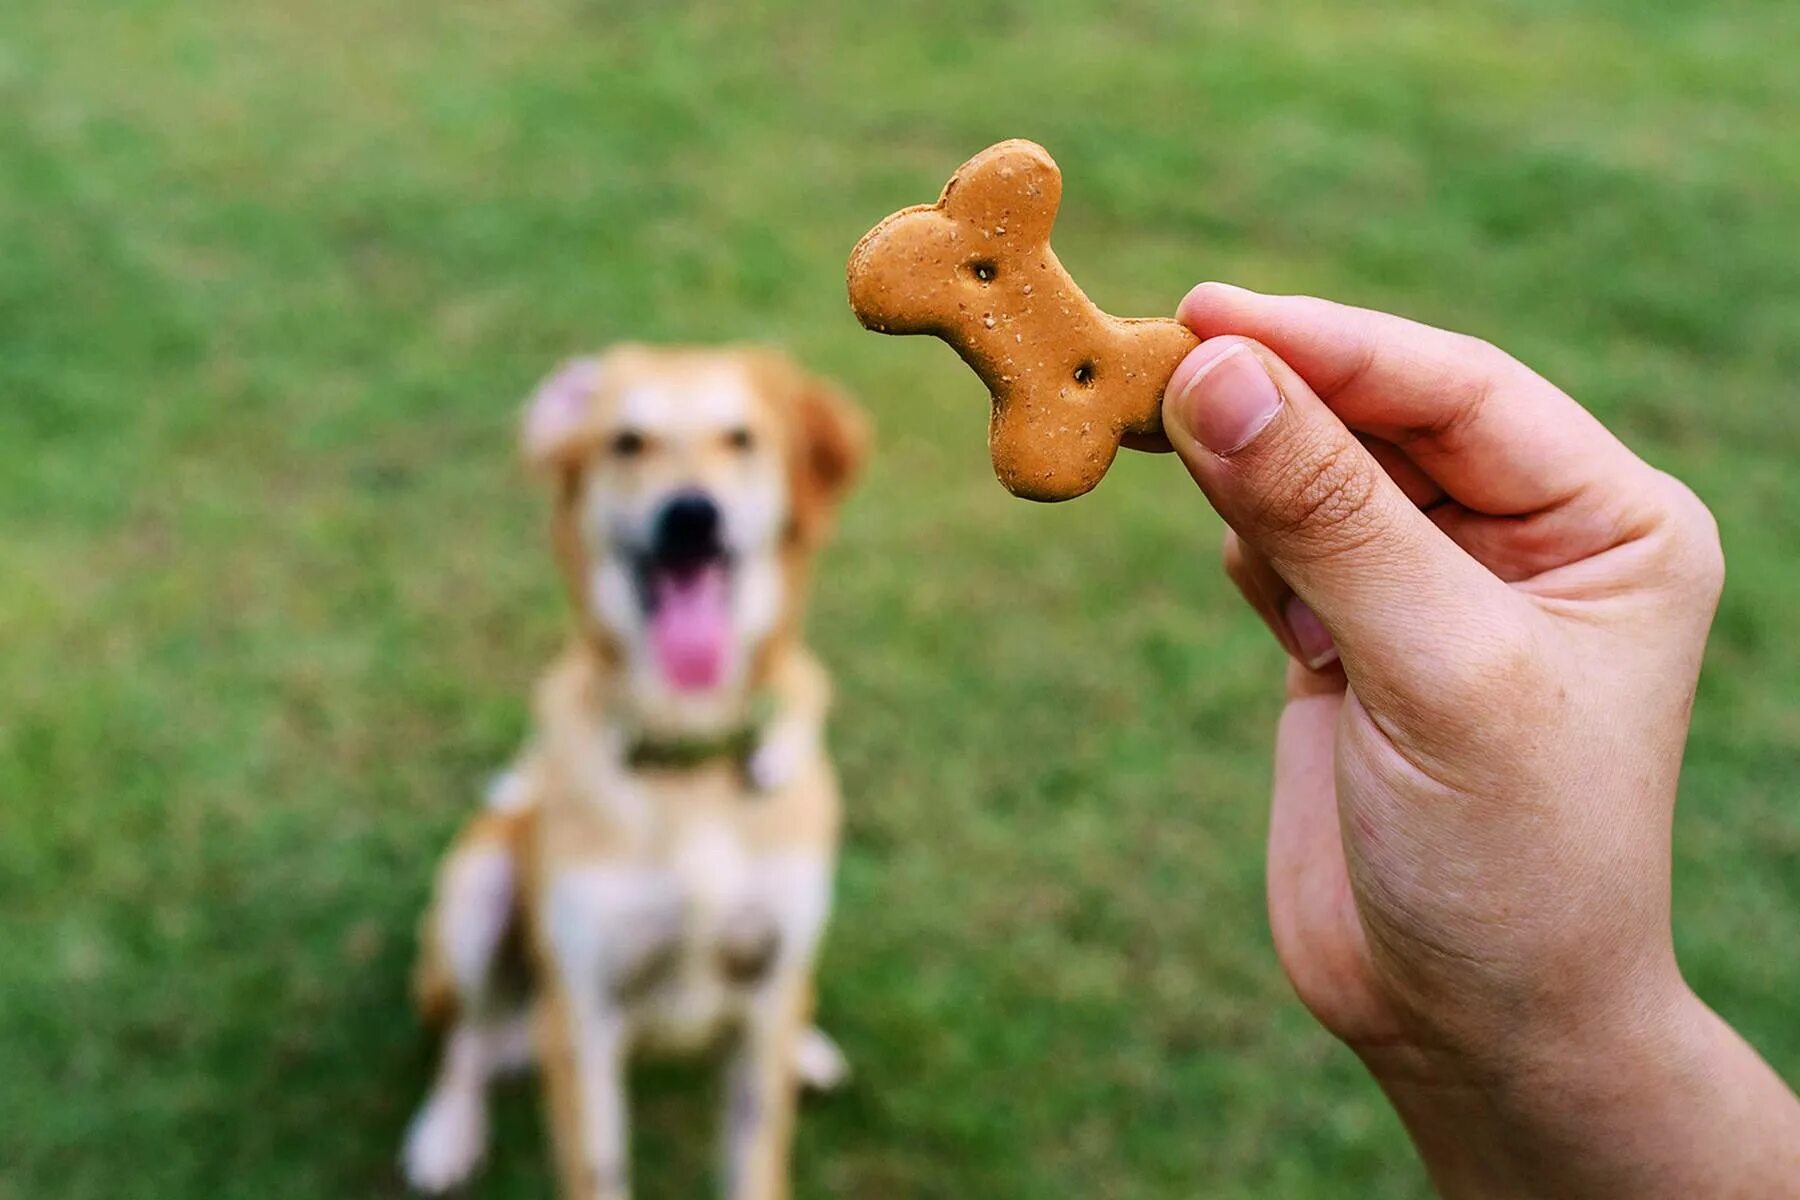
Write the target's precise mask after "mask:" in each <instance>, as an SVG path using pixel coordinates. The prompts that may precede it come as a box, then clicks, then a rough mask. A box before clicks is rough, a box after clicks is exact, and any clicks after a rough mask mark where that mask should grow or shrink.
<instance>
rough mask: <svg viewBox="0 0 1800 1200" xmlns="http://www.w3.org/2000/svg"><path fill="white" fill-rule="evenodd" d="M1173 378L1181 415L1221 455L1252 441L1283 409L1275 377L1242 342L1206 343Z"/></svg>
mask: <svg viewBox="0 0 1800 1200" xmlns="http://www.w3.org/2000/svg"><path fill="white" fill-rule="evenodd" d="M1183 375H1186V378H1185V379H1184V378H1182V377H1183ZM1169 382H1170V386H1171V387H1175V388H1178V389H1179V390H1178V391H1177V392H1176V397H1175V415H1176V418H1177V419H1178V420H1180V421H1181V423H1182V424H1183V425H1185V426H1187V428H1188V431H1189V432H1190V433H1192V434H1193V435H1194V437H1195V439H1196V440H1198V441H1199V443H1200V444H1201V445H1202V446H1205V447H1206V448H1207V449H1208V450H1211V451H1212V452H1213V453H1214V454H1217V455H1220V456H1221V457H1223V456H1225V455H1228V454H1235V453H1236V452H1237V451H1239V450H1242V449H1243V448H1244V447H1245V446H1247V445H1249V444H1250V442H1251V441H1252V440H1254V439H1255V437H1256V435H1257V434H1259V433H1261V432H1262V431H1263V430H1264V429H1266V428H1267V427H1268V425H1269V422H1270V421H1273V420H1274V419H1275V414H1276V413H1278V412H1280V411H1281V393H1280V392H1279V391H1278V390H1276V387H1275V381H1274V380H1273V379H1270V378H1269V373H1268V372H1267V371H1265V370H1263V365H1262V362H1261V361H1260V360H1258V358H1257V357H1256V354H1255V352H1254V351H1252V350H1251V349H1250V347H1249V345H1248V344H1247V343H1245V342H1242V341H1227V342H1224V343H1223V344H1221V343H1220V342H1218V341H1217V340H1215V341H1213V342H1203V343H1201V344H1200V345H1199V346H1198V347H1197V348H1195V350H1194V351H1193V352H1192V353H1190V354H1189V355H1188V356H1187V358H1186V359H1185V360H1183V362H1182V364H1181V366H1179V367H1177V368H1175V375H1174V376H1173V377H1172V378H1171V379H1170V381H1169Z"/></svg>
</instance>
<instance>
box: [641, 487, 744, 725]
mask: <svg viewBox="0 0 1800 1200" xmlns="http://www.w3.org/2000/svg"><path fill="white" fill-rule="evenodd" d="M721 524H722V521H721V518H720V513H719V510H718V507H717V506H716V505H715V504H714V503H713V502H712V500H711V499H710V498H709V497H707V496H705V495H703V494H700V493H686V494H683V495H680V496H677V497H676V498H675V499H673V500H671V501H670V502H669V504H668V506H667V507H665V508H664V510H663V512H662V514H661V516H660V517H659V519H658V520H657V522H656V530H655V535H654V538H653V540H652V544H651V546H650V552H649V553H648V554H646V555H645V556H644V558H643V560H642V561H641V562H640V563H639V565H638V587H639V596H640V598H641V599H642V601H643V604H644V611H645V614H646V616H647V617H648V618H649V626H650V649H651V652H652V653H653V654H654V655H655V656H656V665H657V667H658V669H660V670H661V671H662V675H663V679H664V680H666V681H667V682H668V684H669V686H670V687H673V688H675V689H676V690H678V691H703V690H705V689H707V688H712V687H717V686H718V684H719V683H720V681H721V680H723V679H724V677H725V669H726V665H727V660H728V658H729V655H730V651H731V564H730V558H729V556H728V555H727V553H726V550H725V545H724V541H723V538H722V536H721V534H722V530H721V528H720V526H721Z"/></svg>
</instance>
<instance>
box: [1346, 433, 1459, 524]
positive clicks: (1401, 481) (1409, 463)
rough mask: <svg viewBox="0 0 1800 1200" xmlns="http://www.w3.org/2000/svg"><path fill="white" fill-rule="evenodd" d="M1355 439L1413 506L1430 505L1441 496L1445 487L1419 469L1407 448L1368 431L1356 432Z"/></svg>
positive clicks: (1423, 506) (1440, 498) (1442, 496)
mask: <svg viewBox="0 0 1800 1200" xmlns="http://www.w3.org/2000/svg"><path fill="white" fill-rule="evenodd" d="M1356 440H1357V441H1359V442H1361V443H1362V444H1363V447H1364V448H1365V449H1366V450H1368V452H1369V456H1370V457H1371V458H1373V459H1374V460H1375V461H1376V462H1378V463H1380V464H1381V469H1382V470H1384V471H1386V472H1387V473H1388V478H1389V479H1392V480H1393V481H1394V482H1395V483H1396V484H1398V485H1400V490H1401V492H1403V493H1404V494H1405V496H1406V498H1407V499H1408V500H1411V501H1412V502H1413V505H1414V506H1415V507H1417V508H1430V507H1431V506H1432V505H1434V504H1436V503H1437V502H1438V501H1440V500H1442V499H1443V498H1444V489H1443V488H1441V487H1439V486H1438V483H1437V480H1435V479H1433V478H1432V477H1431V476H1429V475H1427V474H1426V473H1425V472H1424V471H1422V470H1420V469H1419V464H1418V463H1416V462H1414V461H1413V460H1412V459H1410V458H1408V457H1406V452H1405V451H1404V450H1402V449H1400V447H1398V446H1396V445H1394V443H1392V442H1384V441H1382V440H1381V439H1380V438H1378V437H1375V436H1374V435H1372V434H1367V433H1359V434H1357V435H1356Z"/></svg>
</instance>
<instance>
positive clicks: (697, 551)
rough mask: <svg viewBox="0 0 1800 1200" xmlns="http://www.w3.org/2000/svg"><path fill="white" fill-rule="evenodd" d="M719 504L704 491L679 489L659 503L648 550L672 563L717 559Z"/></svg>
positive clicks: (720, 548) (718, 547)
mask: <svg viewBox="0 0 1800 1200" xmlns="http://www.w3.org/2000/svg"><path fill="white" fill-rule="evenodd" d="M723 551H724V547H723V546H721V545H720V543H719V506H718V505H717V504H714V503H713V499H712V497H711V496H708V495H707V494H706V493H705V492H682V493H680V494H679V495H677V496H675V497H674V498H673V499H671V500H670V501H669V502H668V504H666V505H664V506H663V510H662V515H661V516H659V517H657V519H656V537H655V540H654V542H653V544H652V547H651V552H652V553H653V554H654V555H655V556H656V558H657V560H658V561H660V562H664V563H668V564H670V565H674V566H680V565H684V564H691V563H698V562H704V561H705V560H706V559H709V558H717V557H718V556H719V555H720V554H721V553H723Z"/></svg>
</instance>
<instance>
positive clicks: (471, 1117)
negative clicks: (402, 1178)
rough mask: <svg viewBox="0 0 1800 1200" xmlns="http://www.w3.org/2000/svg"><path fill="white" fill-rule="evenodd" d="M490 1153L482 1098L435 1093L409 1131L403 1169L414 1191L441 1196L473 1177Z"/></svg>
mask: <svg viewBox="0 0 1800 1200" xmlns="http://www.w3.org/2000/svg"><path fill="white" fill-rule="evenodd" d="M486 1151H487V1108H486V1105H485V1104H484V1103H483V1101H482V1099H481V1097H480V1096H478V1095H471V1094H469V1093H467V1092H435V1093H433V1094H432V1096H431V1097H430V1099H428V1100H427V1101H426V1102H425V1107H424V1108H422V1109H420V1110H419V1115H418V1116H416V1117H414V1118H413V1123H412V1126H411V1128H409V1129H408V1130H407V1131H406V1145H405V1146H404V1147H402V1149H401V1151H400V1168H401V1170H402V1172H404V1174H405V1175H406V1182H407V1183H408V1184H409V1185H410V1186H411V1187H412V1188H413V1189H414V1190H416V1191H420V1192H425V1193H426V1194H428V1195H437V1194H439V1193H441V1192H447V1191H449V1190H450V1189H451V1188H454V1187H456V1186H457V1185H458V1184H460V1183H463V1182H464V1181H466V1180H467V1179H468V1178H469V1176H471V1175H473V1174H474V1173H475V1168H476V1166H478V1165H479V1164H480V1162H481V1157H482V1155H483V1154H484V1153H486Z"/></svg>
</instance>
